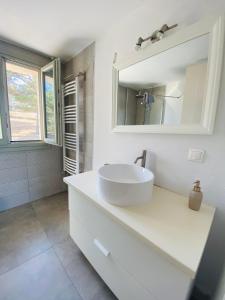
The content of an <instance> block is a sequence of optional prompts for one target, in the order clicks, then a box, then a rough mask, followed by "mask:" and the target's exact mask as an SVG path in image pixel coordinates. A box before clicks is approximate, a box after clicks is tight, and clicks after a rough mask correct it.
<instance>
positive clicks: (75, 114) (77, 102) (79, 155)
mask: <svg viewBox="0 0 225 300" xmlns="http://www.w3.org/2000/svg"><path fill="white" fill-rule="evenodd" d="M83 90H84V75H83V74H81V75H78V76H76V77H75V78H74V79H73V80H71V81H69V82H66V83H65V84H64V86H63V105H62V107H63V169H64V171H65V173H66V174H67V175H77V174H79V173H80V172H82V171H83V154H84V151H83V145H82V142H83V140H84V91H83Z"/></svg>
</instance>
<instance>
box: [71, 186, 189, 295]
mask: <svg viewBox="0 0 225 300" xmlns="http://www.w3.org/2000/svg"><path fill="white" fill-rule="evenodd" d="M69 203H70V204H69V207H70V215H71V216H73V217H75V218H77V219H78V220H80V222H82V224H83V225H85V227H86V228H87V230H88V231H89V232H90V233H91V234H92V236H94V237H96V238H97V239H99V240H100V241H102V243H103V244H104V245H105V247H106V248H108V249H110V251H111V253H112V256H113V257H115V258H116V260H117V262H118V263H119V264H120V265H121V266H123V268H124V269H125V270H126V271H127V272H128V273H130V274H132V276H134V277H135V278H136V280H137V281H138V282H139V283H140V284H141V285H143V286H144V287H145V288H146V289H148V291H149V292H150V293H152V294H153V295H154V296H155V298H157V299H159V300H161V299H162V300H163V299H167V300H186V299H187V295H188V292H189V289H190V285H191V279H190V278H189V277H188V276H187V275H186V274H185V273H183V272H182V271H181V270H179V269H178V268H177V267H176V266H174V265H173V264H171V263H170V262H169V261H168V260H167V259H166V258H165V257H164V256H163V255H162V254H160V253H159V252H157V251H156V250H155V249H154V248H153V247H151V246H149V245H147V244H145V243H144V242H143V241H142V240H141V239H139V238H138V237H137V236H136V235H135V234H134V233H133V232H131V231H129V229H128V228H126V227H125V226H123V225H121V224H119V223H118V222H116V221H114V219H113V218H112V217H111V216H110V215H109V214H107V213H105V212H104V211H103V210H102V209H101V208H98V207H97V206H96V205H95V204H93V203H92V200H90V199H89V198H87V197H85V196H84V195H82V194H80V193H79V192H77V191H75V190H74V189H71V188H70V189H69Z"/></svg>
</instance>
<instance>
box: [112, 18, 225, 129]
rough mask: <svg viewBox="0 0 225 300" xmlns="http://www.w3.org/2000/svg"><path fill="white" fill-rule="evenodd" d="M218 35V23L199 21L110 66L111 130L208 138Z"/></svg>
mask: <svg viewBox="0 0 225 300" xmlns="http://www.w3.org/2000/svg"><path fill="white" fill-rule="evenodd" d="M203 25H204V26H203ZM223 30H224V21H223V19H222V18H220V19H219V20H217V21H216V22H215V20H214V22H212V21H209V22H202V23H201V22H200V23H198V24H194V25H192V26H190V27H188V28H186V29H185V30H183V34H182V30H181V31H180V32H177V33H175V34H173V35H172V36H168V37H167V38H166V39H165V40H162V41H160V42H159V43H161V49H160V47H159V44H158V45H157V44H153V45H151V46H150V49H149V55H148V53H146V52H143V57H141V54H140V53H137V58H133V59H131V60H130V61H129V62H127V63H124V64H122V65H119V64H117V65H115V66H114V85H113V92H114V107H113V108H114V115H113V120H114V124H113V127H114V131H117V132H131V131H132V132H158V133H161V132H162V133H203V134H209V133H211V132H212V130H213V122H214V118H215V110H216V104H217V96H218V95H217V94H218V88H219V78H220V73H221V68H220V65H219V62H220V61H221V59H222V45H223V34H222V33H221V32H222V31H223Z"/></svg>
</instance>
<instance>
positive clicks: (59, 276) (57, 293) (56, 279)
mask: <svg viewBox="0 0 225 300" xmlns="http://www.w3.org/2000/svg"><path fill="white" fill-rule="evenodd" d="M0 290H1V293H0V300H3V299H4V300H25V299H29V300H39V299H44V300H72V299H73V300H81V297H80V295H79V293H78V292H77V291H76V289H75V288H74V287H73V286H72V285H71V281H70V280H69V278H68V276H67V274H66V272H65V270H64V269H63V267H62V265H61V263H60V262H59V260H58V258H57V257H56V255H55V253H54V251H53V250H48V251H47V252H45V253H43V254H41V255H39V256H37V257H35V258H33V259H31V260H29V261H28V262H26V263H24V264H23V265H21V266H19V267H17V268H16V269H14V270H12V271H10V272H7V273H5V274H3V275H1V276H0Z"/></svg>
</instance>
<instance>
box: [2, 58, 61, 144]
mask: <svg viewBox="0 0 225 300" xmlns="http://www.w3.org/2000/svg"><path fill="white" fill-rule="evenodd" d="M59 75H60V61H59V59H56V60H54V61H52V62H51V63H49V64H48V65H47V66H45V67H43V68H42V69H41V68H39V67H32V66H29V65H27V64H26V63H23V62H22V63H21V62H17V61H12V60H10V59H7V58H4V57H0V146H4V147H6V146H7V147H11V146H13V147H20V146H21V145H22V146H23V147H26V146H29V145H31V144H32V145H33V146H34V145H40V143H51V144H54V145H61V143H60V141H61V101H60V88H61V87H60V76H59Z"/></svg>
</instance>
